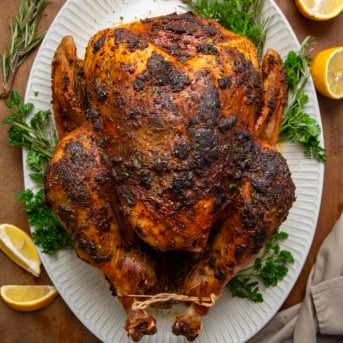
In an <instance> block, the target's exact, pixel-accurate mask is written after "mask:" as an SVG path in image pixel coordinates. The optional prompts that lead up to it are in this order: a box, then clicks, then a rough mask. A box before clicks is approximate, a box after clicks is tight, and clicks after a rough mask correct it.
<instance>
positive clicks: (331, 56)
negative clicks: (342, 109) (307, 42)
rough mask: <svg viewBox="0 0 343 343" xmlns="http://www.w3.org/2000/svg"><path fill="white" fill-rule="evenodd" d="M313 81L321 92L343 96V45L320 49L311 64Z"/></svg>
mask: <svg viewBox="0 0 343 343" xmlns="http://www.w3.org/2000/svg"><path fill="white" fill-rule="evenodd" d="M311 74H312V78H313V82H314V84H315V86H316V88H317V90H318V92H320V93H321V94H323V95H325V96H327V97H329V98H331V99H342V98H343V46H339V47H334V48H330V49H325V50H322V51H320V52H319V53H318V54H317V55H316V56H315V57H314V59H313V61H312V65H311Z"/></svg>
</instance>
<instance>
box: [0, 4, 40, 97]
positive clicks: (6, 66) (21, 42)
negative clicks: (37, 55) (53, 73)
mask: <svg viewBox="0 0 343 343" xmlns="http://www.w3.org/2000/svg"><path fill="white" fill-rule="evenodd" d="M46 5H47V2H46V1H45V0H21V1H20V4H19V10H18V14H17V15H16V16H15V18H13V19H12V20H11V22H10V24H9V29H10V32H11V36H10V41H9V44H8V50H7V51H6V52H4V53H3V54H0V60H1V70H2V76H3V83H2V88H3V89H2V91H1V93H0V99H7V98H8V96H9V94H10V91H11V89H12V86H13V82H14V77H15V74H16V72H17V70H18V68H19V67H20V66H21V64H23V62H24V61H25V59H26V58H27V57H28V55H29V54H30V52H31V51H32V50H33V49H34V48H35V47H36V46H37V45H38V44H39V43H40V42H41V41H42V39H43V37H44V34H43V33H38V32H37V26H38V23H39V21H40V19H41V17H42V14H43V11H44V9H45V7H46Z"/></svg>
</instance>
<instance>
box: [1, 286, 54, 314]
mask: <svg viewBox="0 0 343 343" xmlns="http://www.w3.org/2000/svg"><path fill="white" fill-rule="evenodd" d="M0 294H1V297H2V299H3V300H4V302H5V303H6V304H7V305H8V306H9V307H11V308H13V309H15V310H17V311H35V310H39V309H41V308H43V307H45V306H48V305H49V304H50V303H51V302H52V301H53V300H54V299H55V298H56V296H57V295H58V293H57V291H56V288H55V287H53V286H47V285H42V286H40V285H38V286H18V285H6V286H2V287H1V292H0Z"/></svg>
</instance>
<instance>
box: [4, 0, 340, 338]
mask: <svg viewBox="0 0 343 343" xmlns="http://www.w3.org/2000/svg"><path fill="white" fill-rule="evenodd" d="M18 3H19V0H15V1H5V0H0V8H1V15H0V52H2V51H4V49H5V48H6V44H7V41H8V36H9V33H8V28H7V25H8V22H9V19H10V18H11V16H12V14H13V12H14V11H16V9H17V6H18ZM63 3H64V1H63V0H50V2H49V5H48V7H47V10H46V16H45V17H44V19H43V22H42V25H41V26H42V29H47V28H48V27H49V24H50V23H51V21H52V20H53V18H54V16H55V15H56V13H57V12H58V10H59V9H60V7H61V6H62V4H63ZM276 3H278V5H279V6H280V8H281V10H282V11H283V12H284V14H285V15H286V17H287V18H288V20H289V22H290V23H291V25H292V27H293V29H294V31H295V33H296V35H297V37H298V39H299V40H300V41H301V40H303V39H304V38H305V37H306V36H307V35H312V36H314V37H315V38H316V41H317V44H316V45H315V46H314V49H313V54H314V53H316V52H317V51H319V50H322V49H325V48H328V47H332V46H343V14H341V15H340V16H339V17H338V18H335V19H334V20H331V21H329V22H323V23H317V22H313V21H310V20H307V19H305V18H303V17H302V16H301V15H300V14H299V13H298V12H297V10H296V8H295V5H294V3H293V1H291V0H287V1H285V0H276ZM33 59H34V54H33V55H32V56H31V57H30V58H29V59H28V60H27V61H26V63H25V64H24V65H23V66H22V67H21V68H20V70H19V72H18V73H17V77H16V82H15V87H14V88H15V89H16V90H17V91H19V92H20V93H21V94H24V92H25V87H26V81H27V78H28V74H29V71H30V68H31V65H32V62H33ZM0 81H1V82H2V79H1V77H0ZM318 100H319V104H320V110H321V116H322V121H323V128H324V137H325V146H326V149H327V162H326V165H325V181H324V191H323V197H322V204H321V210H320V216H319V220H318V226H317V230H316V234H315V239H314V242H313V245H312V248H311V251H310V254H309V256H308V258H307V261H306V264H305V266H304V269H303V271H302V273H301V275H300V277H299V279H298V281H297V283H296V285H295V287H294V289H293V291H292V292H291V294H290V296H289V297H288V299H287V301H286V302H285V304H284V305H283V307H289V306H291V305H293V304H296V303H298V302H300V301H301V300H302V297H303V294H304V291H305V285H306V280H307V277H308V274H309V271H310V269H311V266H312V265H313V263H314V261H315V257H316V253H317V251H318V249H319V247H320V244H321V243H322V241H323V240H324V238H325V237H326V236H327V235H328V233H329V232H330V230H331V228H332V226H333V224H334V223H335V221H336V220H337V219H338V217H339V215H340V213H341V212H342V211H343V178H342V172H343V135H342V132H343V131H342V129H343V100H339V101H337V100H330V99H326V98H324V97H322V96H321V95H318ZM7 114H8V111H7V110H6V109H5V107H4V105H3V103H0V119H1V121H2V119H4V118H5V117H6V116H7ZM6 132H7V129H6V128H5V127H4V125H2V124H0V223H5V222H7V223H11V224H15V225H17V226H19V227H21V228H23V229H25V230H27V231H29V230H28V224H27V220H26V217H25V214H24V212H23V210H22V206H21V205H20V204H18V203H17V202H16V200H15V194H16V193H17V192H19V191H22V190H23V172H22V159H21V151H20V150H19V149H16V148H13V147H10V146H9V145H8V142H7V133H6ZM0 270H1V272H0V285H6V284H51V281H50V280H49V278H48V276H47V274H46V272H45V271H44V270H43V272H42V274H41V276H40V277H39V278H35V277H33V276H31V275H30V274H29V273H27V272H25V271H23V270H22V269H21V268H20V267H18V266H16V265H15V264H14V263H13V262H12V261H10V260H9V259H8V258H7V257H6V256H5V255H4V254H3V253H2V252H0ZM0 341H1V342H3V343H7V342H10V343H15V342H18V343H19V342H26V343H30V342H35V343H40V342H98V340H97V339H96V338H95V337H94V336H93V335H92V334H91V333H90V332H89V331H88V330H87V329H86V328H85V327H84V326H83V325H82V324H81V323H80V321H79V320H78V319H77V318H76V317H75V316H74V315H73V313H72V312H71V311H70V309H69V308H68V307H67V306H66V305H65V303H64V302H63V300H62V299H61V297H58V298H57V299H56V300H55V301H54V302H53V303H52V304H51V305H50V306H48V307H47V308H45V309H42V310H40V311H36V312H31V313H20V312H16V311H13V310H11V309H9V308H8V307H7V306H6V305H5V304H4V303H3V302H2V301H0Z"/></svg>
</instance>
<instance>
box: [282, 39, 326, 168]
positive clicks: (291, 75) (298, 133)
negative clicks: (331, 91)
mask: <svg viewBox="0 0 343 343" xmlns="http://www.w3.org/2000/svg"><path fill="white" fill-rule="evenodd" d="M311 41H312V40H311V38H310V37H307V38H306V39H305V40H304V41H303V43H302V45H301V48H300V50H299V53H296V52H294V51H291V52H289V53H288V55H287V57H286V59H285V60H284V63H283V66H284V69H285V71H286V77H287V81H288V104H287V106H286V107H285V109H284V113H283V119H282V124H281V129H280V139H281V140H282V139H287V140H289V141H291V142H293V143H294V142H299V143H301V144H303V146H304V153H305V155H307V156H312V157H314V158H315V159H317V160H318V161H319V162H325V160H326V158H325V150H324V149H323V148H322V147H321V145H320V141H319V136H320V133H321V130H320V126H319V125H318V123H317V121H316V120H315V119H314V118H312V117H311V116H310V115H309V114H307V113H306V112H305V106H306V104H307V102H308V96H307V95H306V93H305V91H304V88H305V86H306V83H307V81H308V79H309V77H310V74H311V73H310V64H311V59H310V57H309V54H308V49H309V46H310V45H311Z"/></svg>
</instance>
